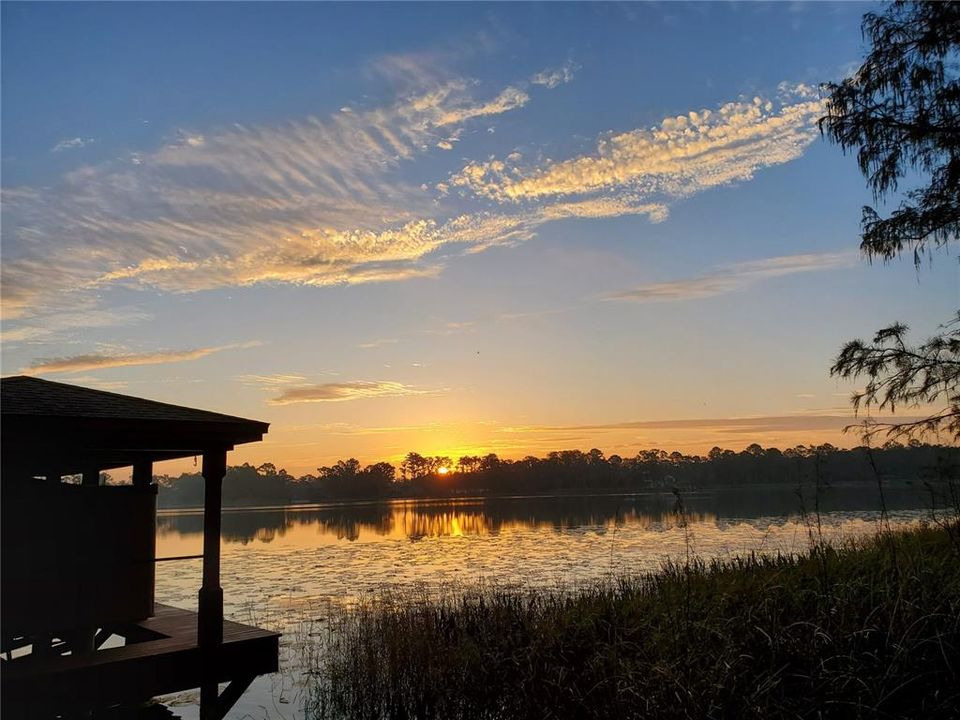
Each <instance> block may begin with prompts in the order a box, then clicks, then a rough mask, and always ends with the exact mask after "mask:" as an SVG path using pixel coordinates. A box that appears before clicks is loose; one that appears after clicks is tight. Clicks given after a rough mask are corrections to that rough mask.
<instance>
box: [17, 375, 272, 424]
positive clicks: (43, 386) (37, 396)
mask: <svg viewBox="0 0 960 720" xmlns="http://www.w3.org/2000/svg"><path fill="white" fill-rule="evenodd" d="M0 414H2V415H3V416H12V415H27V416H38V417H56V418H97V419H105V420H156V421H164V422H190V423H195V422H196V423H218V424H223V423H236V424H242V425H251V424H252V425H262V426H264V429H265V428H266V423H261V422H259V421H257V420H247V419H246V418H241V417H235V416H233V415H223V414H221V413H215V412H210V411H208V410H197V409H195V408H189V407H183V406H181V405H171V404H169V403H162V402H157V401H156V400H145V399H143V398H138V397H132V396H130V395H121V394H119V393H112V392H106V391H104V390H93V389H92V388H85V387H80V386H78V385H67V384H66V383H59V382H53V381H51V380H41V379H40V378H35V377H30V376H28V375H17V376H14V377H6V378H2V379H0Z"/></svg>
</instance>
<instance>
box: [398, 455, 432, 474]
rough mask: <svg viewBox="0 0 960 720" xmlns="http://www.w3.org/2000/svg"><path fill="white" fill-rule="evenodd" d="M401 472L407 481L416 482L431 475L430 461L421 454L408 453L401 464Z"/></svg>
mask: <svg viewBox="0 0 960 720" xmlns="http://www.w3.org/2000/svg"><path fill="white" fill-rule="evenodd" d="M400 472H401V473H402V474H403V477H404V478H405V479H409V480H415V479H416V478H420V477H423V476H424V475H428V474H429V473H430V460H429V459H428V458H425V457H424V456H423V455H421V454H420V453H415V452H411V453H407V456H406V457H405V458H404V459H403V462H402V463H400Z"/></svg>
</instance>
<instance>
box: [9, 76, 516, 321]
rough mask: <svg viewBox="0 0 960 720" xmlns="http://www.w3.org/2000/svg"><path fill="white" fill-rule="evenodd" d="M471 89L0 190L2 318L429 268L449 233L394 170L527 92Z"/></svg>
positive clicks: (178, 141)
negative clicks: (78, 293) (65, 304)
mask: <svg viewBox="0 0 960 720" xmlns="http://www.w3.org/2000/svg"><path fill="white" fill-rule="evenodd" d="M473 92H474V86H473V85H472V84H471V83H469V82H467V81H464V80H460V79H453V80H445V81H443V82H441V83H434V85H433V86H432V87H430V88H429V89H426V90H423V89H419V88H418V89H417V91H416V92H412V93H410V94H406V95H403V96H401V97H399V98H398V99H397V100H396V101H395V102H394V103H392V104H390V105H387V106H384V107H379V108H373V109H362V108H354V109H353V110H352V112H349V113H343V112H337V113H333V114H332V115H330V116H329V117H324V118H319V117H308V118H306V119H303V120H300V121H297V122H292V123H287V124H284V125H277V126H261V127H243V126H234V127H232V128H229V129H224V130H220V131H213V132H207V131H205V132H197V131H195V130H189V131H188V130H182V131H180V132H178V133H177V134H176V136H175V138H174V139H173V141H172V142H170V143H169V144H167V145H165V146H164V147H161V148H159V149H157V150H154V151H153V152H141V153H137V154H135V155H131V156H130V157H128V158H125V159H120V160H115V161H111V162H107V163H104V164H101V165H96V166H84V167H80V168H77V169H75V170H73V171H71V172H69V173H67V174H66V175H64V176H63V178H62V180H61V181H60V182H59V183H58V184H55V185H53V186H51V187H47V188H42V189H40V188H12V189H4V194H3V204H2V208H3V228H4V231H3V240H4V252H5V257H4V263H3V267H2V274H3V291H4V298H3V299H4V308H3V309H4V316H5V317H8V318H9V317H16V316H18V315H21V316H23V315H30V314H33V313H35V312H36V311H37V309H38V308H39V307H41V306H43V305H46V304H49V303H51V302H54V301H55V300H56V299H57V297H58V296H59V295H60V294H64V293H67V294H70V293H75V290H76V289H77V288H81V289H83V288H87V289H89V288H92V287H105V286H111V285H116V284H127V285H130V284H133V285H147V286H150V287H157V288H160V289H164V290H170V291H194V290H198V289H206V288H211V287H220V286H237V285H249V284H254V283H271V282H276V283H302V284H314V285H326V284H338V283H365V282H382V281H389V280H397V279H406V278H411V277H423V276H431V275H435V274H436V273H437V272H438V271H439V268H438V267H437V266H436V265H431V264H429V263H427V264H426V265H424V264H422V263H421V261H422V260H423V258H424V257H425V256H426V255H427V254H429V253H430V252H432V251H433V250H435V249H436V248H437V247H438V245H440V244H442V243H443V242H445V239H444V238H443V237H441V235H440V232H439V230H440V229H441V228H442V227H443V224H444V221H443V219H440V220H439V221H438V220H435V219H433V217H432V216H433V215H435V214H436V208H435V206H434V203H433V199H432V198H431V197H430V195H429V193H427V192H424V191H423V190H421V189H420V188H419V187H414V186H409V185H407V184H405V183H404V182H402V181H401V180H399V179H398V178H397V173H396V170H397V168H398V167H399V165H400V164H402V163H404V162H409V161H411V160H413V159H414V158H415V157H417V156H418V155H422V154H423V153H425V152H428V151H430V150H431V149H432V148H434V147H435V146H436V144H437V143H438V142H446V143H451V142H452V141H454V140H456V139H457V138H458V137H459V130H460V128H461V126H462V124H463V123H467V122H469V121H470V120H471V119H473V118H480V117H489V116H493V115H496V114H499V113H503V112H508V111H511V110H514V109H516V108H519V107H522V106H523V105H524V104H525V103H526V102H527V100H528V99H529V98H528V97H527V95H526V93H524V92H523V91H522V90H519V89H518V88H516V87H513V86H510V87H507V88H505V89H504V90H502V91H501V92H499V93H498V94H495V95H493V96H492V97H488V98H486V99H484V98H480V99H476V98H474V95H473ZM453 229H454V230H456V228H453ZM452 242H457V240H456V239H454V240H452Z"/></svg>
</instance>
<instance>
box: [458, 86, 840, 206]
mask: <svg viewBox="0 0 960 720" xmlns="http://www.w3.org/2000/svg"><path fill="white" fill-rule="evenodd" d="M823 110H824V105H823V103H822V101H820V100H817V99H811V98H810V97H809V91H808V89H807V88H806V87H805V86H796V87H795V88H792V89H791V88H789V87H788V86H783V85H782V86H781V87H780V91H779V97H778V99H777V100H776V101H773V100H765V99H763V98H760V97H755V98H753V99H752V100H740V101H736V102H730V103H726V104H725V105H722V106H720V107H719V108H716V109H714V110H709V109H704V110H699V111H693V112H690V113H687V114H686V115H679V116H676V117H668V118H664V119H663V120H662V121H661V122H660V123H659V124H658V125H656V126H654V127H651V128H641V129H637V130H632V131H630V132H625V133H620V134H616V135H611V136H609V137H604V138H601V139H600V140H598V142H597V147H596V151H595V152H594V153H592V154H589V155H581V156H578V157H574V158H571V159H569V160H565V161H562V162H557V163H547V164H545V165H541V166H535V167H522V166H519V165H515V164H513V163H511V162H509V161H508V162H504V161H502V160H497V159H493V160H489V161H485V162H472V163H469V164H468V165H466V166H465V167H464V168H463V169H462V170H460V171H459V172H458V173H455V174H454V175H453V176H451V178H450V185H452V186H454V187H459V188H462V189H464V190H466V191H469V192H471V193H473V194H475V195H478V196H480V197H486V198H489V199H493V200H497V201H499V202H521V201H529V200H536V199H541V198H548V197H564V196H571V195H578V194H580V195H582V194H589V193H597V192H601V191H608V190H625V191H629V192H631V193H634V194H635V195H637V196H639V197H641V198H644V197H646V198H649V197H653V196H655V195H661V196H665V197H669V198H680V197H686V196H688V195H691V194H693V193H696V192H700V191H702V190H704V189H706V188H709V187H715V186H719V185H725V184H728V183H731V182H734V181H738V180H748V179H750V178H751V177H753V174H754V173H755V172H756V171H757V170H758V169H760V168H763V167H769V166H772V165H780V164H783V163H786V162H789V161H791V160H794V159H796V158H798V157H799V156H800V155H801V154H802V153H803V151H804V150H805V149H806V147H807V146H808V145H809V144H810V143H811V142H813V141H814V139H815V138H816V137H817V129H816V121H817V119H818V118H819V117H820V116H821V115H822V114H823Z"/></svg>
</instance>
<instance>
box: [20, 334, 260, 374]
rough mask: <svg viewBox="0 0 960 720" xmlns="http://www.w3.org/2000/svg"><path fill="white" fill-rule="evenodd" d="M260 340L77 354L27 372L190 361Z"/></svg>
mask: <svg viewBox="0 0 960 720" xmlns="http://www.w3.org/2000/svg"><path fill="white" fill-rule="evenodd" d="M259 344H260V343H259V342H257V341H253V342H249V343H239V344H234V345H221V346H219V347H206V348H196V349H193V350H159V351H157V352H148V353H124V354H118V355H112V354H106V353H89V354H86V355H73V356H72V357H63V358H52V359H41V360H38V361H37V362H35V363H34V364H32V365H30V366H28V367H26V368H24V369H23V371H22V372H23V373H24V374H25V375H40V374H44V373H74V372H83V371H86V370H105V369H107V368H115V367H130V366H135V365H161V364H165V363H177V362H186V361H188V360H199V359H200V358H203V357H207V356H208V355H213V354H214V353H218V352H223V351H224V350H234V349H238V348H248V347H255V346H257V345H259Z"/></svg>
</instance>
